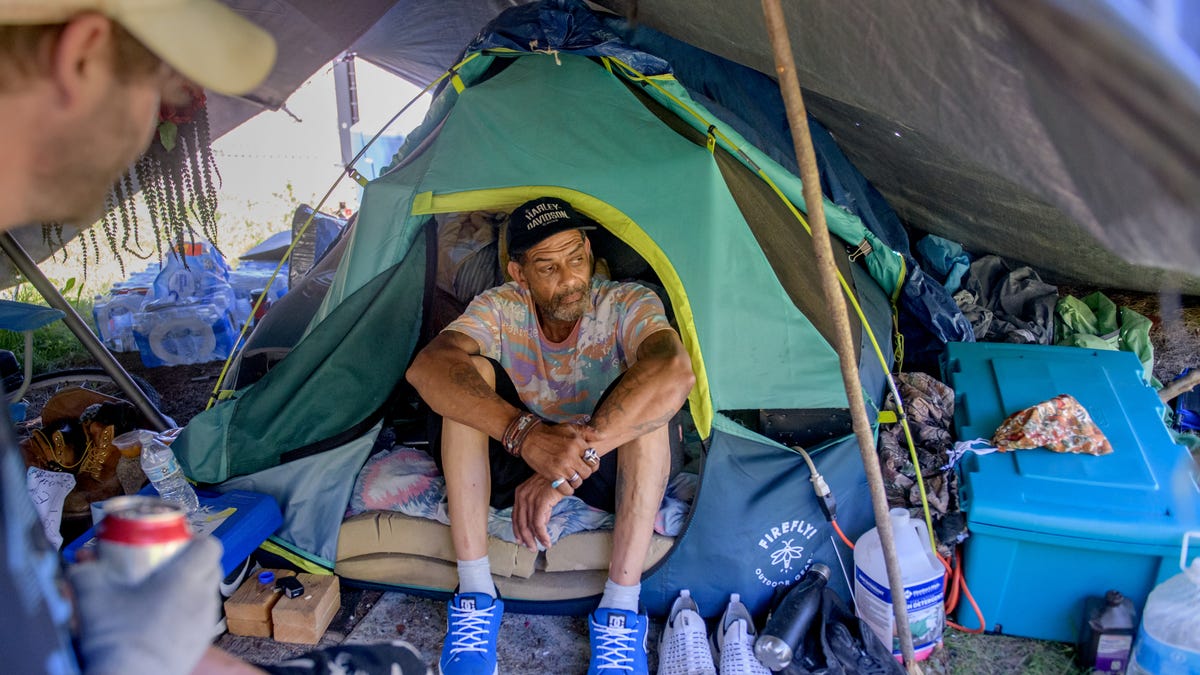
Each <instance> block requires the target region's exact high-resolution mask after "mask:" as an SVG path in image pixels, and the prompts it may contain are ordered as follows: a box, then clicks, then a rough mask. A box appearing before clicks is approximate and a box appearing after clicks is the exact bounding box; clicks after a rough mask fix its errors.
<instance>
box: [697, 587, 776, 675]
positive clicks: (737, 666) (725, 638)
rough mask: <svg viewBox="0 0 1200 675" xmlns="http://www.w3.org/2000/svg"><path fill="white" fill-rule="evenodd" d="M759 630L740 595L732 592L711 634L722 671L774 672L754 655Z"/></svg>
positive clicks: (736, 674)
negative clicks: (755, 639) (757, 630)
mask: <svg viewBox="0 0 1200 675" xmlns="http://www.w3.org/2000/svg"><path fill="white" fill-rule="evenodd" d="M756 634H757V633H756V631H755V628H754V619H753V618H752V617H751V616H750V611H749V610H747V609H746V605H744V604H742V598H741V596H740V595H738V594H737V593H734V594H732V595H730V596H729V604H728V605H726V607H725V613H724V614H722V615H721V623H719V624H717V628H716V630H714V631H713V636H712V643H713V652H714V653H715V654H716V655H717V662H718V663H719V664H720V666H721V675H771V671H770V670H768V669H767V667H766V666H764V665H763V664H762V662H761V661H759V660H758V658H757V657H756V656H754V638H755V636H756Z"/></svg>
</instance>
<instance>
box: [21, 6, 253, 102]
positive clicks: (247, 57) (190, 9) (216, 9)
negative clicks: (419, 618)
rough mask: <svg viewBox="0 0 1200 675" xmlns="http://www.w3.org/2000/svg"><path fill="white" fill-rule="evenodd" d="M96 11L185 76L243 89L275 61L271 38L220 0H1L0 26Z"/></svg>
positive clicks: (224, 90) (229, 90)
mask: <svg viewBox="0 0 1200 675" xmlns="http://www.w3.org/2000/svg"><path fill="white" fill-rule="evenodd" d="M82 12H99V13H101V14H104V15H106V16H108V17H110V18H111V19H113V20H114V21H116V22H118V23H120V24H121V25H122V26H124V27H125V29H126V30H128V31H129V32H130V33H131V34H132V35H133V36H134V37H136V38H137V39H138V40H140V41H141V42H142V44H144V45H146V47H147V48H148V49H150V51H152V52H154V53H155V54H156V55H158V57H159V58H161V59H162V60H163V61H165V62H167V64H168V65H170V66H171V67H172V68H174V69H175V70H176V71H178V72H179V73H180V74H182V75H183V76H184V77H187V78H188V79H190V80H192V81H193V82H195V83H196V84H199V85H200V86H202V87H204V88H206V89H211V90H213V91H215V92H218V93H221V94H244V93H246V92H249V91H250V90H252V89H254V88H255V87H257V86H258V85H259V84H260V83H261V82H262V81H263V80H264V79H266V77H267V75H268V74H269V73H270V72H271V68H272V66H274V65H275V40H274V38H272V37H271V35H270V33H267V32H266V31H265V30H263V29H262V28H259V27H258V26H256V25H254V24H253V23H251V22H250V21H248V20H246V19H245V18H243V17H242V16H240V15H239V14H237V13H236V12H234V11H233V10H232V9H230V8H229V7H226V6H225V5H223V4H222V3H221V2H219V1H218V0H0V25H6V24H7V25H13V24H45V23H59V22H63V21H67V20H69V19H70V18H71V17H73V16H75V15H76V14H80V13H82Z"/></svg>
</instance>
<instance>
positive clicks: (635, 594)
mask: <svg viewBox="0 0 1200 675" xmlns="http://www.w3.org/2000/svg"><path fill="white" fill-rule="evenodd" d="M641 597H642V585H641V584H634V585H632V586H622V585H621V584H618V583H617V582H615V581H613V580H612V579H609V580H608V581H606V582H604V597H602V598H600V606H601V607H607V608H608V609H623V610H625V611H627V612H633V613H634V614H637V611H638V600H639V599H640V598H641Z"/></svg>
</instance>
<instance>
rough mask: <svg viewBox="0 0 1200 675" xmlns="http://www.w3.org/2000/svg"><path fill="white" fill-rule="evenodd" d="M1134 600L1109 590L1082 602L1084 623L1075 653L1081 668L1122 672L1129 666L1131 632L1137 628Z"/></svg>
mask: <svg viewBox="0 0 1200 675" xmlns="http://www.w3.org/2000/svg"><path fill="white" fill-rule="evenodd" d="M1136 618H1137V611H1136V610H1134V608H1133V602H1132V601H1130V600H1129V598H1126V597H1125V596H1124V595H1121V592H1120V591H1115V590H1110V591H1109V592H1107V593H1105V594H1104V597H1103V598H1097V597H1090V598H1088V599H1087V600H1085V601H1084V603H1083V625H1082V626H1080V628H1079V641H1078V643H1077V644H1076V645H1075V653H1076V655H1077V656H1078V657H1079V662H1080V663H1081V664H1083V667H1084V668H1091V669H1092V670H1093V671H1094V672H1096V673H1123V672H1125V669H1126V668H1127V667H1128V666H1129V651H1130V649H1131V648H1132V647H1133V632H1134V629H1135V628H1137V622H1136Z"/></svg>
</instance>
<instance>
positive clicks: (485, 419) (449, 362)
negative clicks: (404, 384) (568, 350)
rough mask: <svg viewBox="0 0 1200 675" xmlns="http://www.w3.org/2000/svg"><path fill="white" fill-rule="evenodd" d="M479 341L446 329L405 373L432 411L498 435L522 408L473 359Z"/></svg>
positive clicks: (422, 351) (419, 354)
mask: <svg viewBox="0 0 1200 675" xmlns="http://www.w3.org/2000/svg"><path fill="white" fill-rule="evenodd" d="M478 354H479V344H478V343H476V342H475V340H474V339H472V338H471V337H469V336H467V335H465V334H463V333H459V332H457V331H452V330H450V331H444V332H442V333H439V334H438V336H437V337H435V338H434V339H433V340H431V341H430V342H429V344H428V345H426V346H425V348H424V349H422V350H421V351H420V352H419V353H418V354H417V358H415V359H413V363H412V365H411V366H409V368H408V372H407V373H405V377H406V378H407V379H408V381H409V383H410V384H412V386H413V387H415V388H416V390H417V393H419V394H420V395H421V398H422V399H424V400H425V403H427V404H429V407H430V408H433V411H434V412H436V413H437V414H439V415H441V416H442V417H448V418H450V419H452V420H454V421H455V422H460V423H462V424H465V425H467V426H469V427H471V428H473V429H478V430H479V431H482V432H483V433H485V434H487V435H488V436H491V437H492V438H495V439H499V438H500V437H501V436H503V435H504V429H505V428H506V427H507V426H508V424H509V422H511V421H512V420H513V419H514V418H516V417H517V416H518V415H519V414H520V411H519V410H517V409H516V408H515V407H513V406H512V405H511V404H509V403H508V402H506V401H505V400H504V399H502V398H500V397H499V396H498V395H497V394H496V392H495V391H493V389H492V387H491V386H489V385H488V383H487V382H486V381H485V380H484V379H483V377H482V376H481V375H480V374H479V371H477V370H475V366H474V365H472V363H471V357H472V356H477V355H478Z"/></svg>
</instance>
